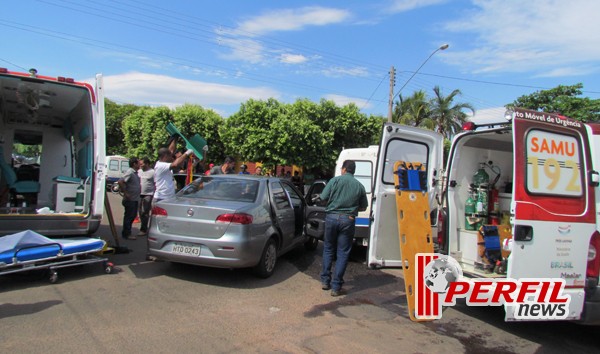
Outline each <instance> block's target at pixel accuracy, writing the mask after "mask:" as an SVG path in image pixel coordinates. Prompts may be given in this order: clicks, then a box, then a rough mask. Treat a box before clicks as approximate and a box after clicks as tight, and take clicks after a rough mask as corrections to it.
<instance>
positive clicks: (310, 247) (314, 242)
mask: <svg viewBox="0 0 600 354" xmlns="http://www.w3.org/2000/svg"><path fill="white" fill-rule="evenodd" d="M318 245H319V239H318V238H316V237H309V238H308V240H306V242H304V248H305V249H306V250H307V251H314V250H316V249H317V246H318Z"/></svg>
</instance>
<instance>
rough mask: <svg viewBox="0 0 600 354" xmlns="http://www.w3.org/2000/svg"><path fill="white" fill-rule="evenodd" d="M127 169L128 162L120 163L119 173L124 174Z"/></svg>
mask: <svg viewBox="0 0 600 354" xmlns="http://www.w3.org/2000/svg"><path fill="white" fill-rule="evenodd" d="M128 169H129V161H121V172H122V173H125V172H127V170H128Z"/></svg>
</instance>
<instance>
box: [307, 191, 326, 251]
mask: <svg viewBox="0 0 600 354" xmlns="http://www.w3.org/2000/svg"><path fill="white" fill-rule="evenodd" d="M326 184H327V181H325V180H316V181H314V182H313V183H312V184H311V185H310V187H309V188H308V192H307V193H306V213H305V215H306V217H305V218H306V229H305V231H306V235H308V236H310V237H314V238H317V239H319V240H323V236H324V235H325V206H326V202H324V201H313V199H314V197H315V196H317V195H319V194H321V193H322V192H323V189H325V185H326Z"/></svg>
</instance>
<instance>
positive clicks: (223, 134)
mask: <svg viewBox="0 0 600 354" xmlns="http://www.w3.org/2000/svg"><path fill="white" fill-rule="evenodd" d="M284 114H285V106H284V105H282V104H281V103H279V102H278V101H277V100H275V99H273V98H270V99H268V100H267V101H257V100H253V99H250V100H248V101H246V102H245V103H242V105H241V106H240V110H239V111H238V112H236V113H234V114H233V115H231V116H230V117H229V118H228V119H227V120H226V121H225V124H224V125H223V126H222V127H221V128H220V129H219V137H220V138H221V141H222V142H223V144H224V147H225V151H226V152H227V153H228V154H232V155H236V156H239V157H241V158H242V159H243V160H248V161H256V162H263V163H264V164H265V165H268V166H273V165H276V164H279V161H277V152H276V148H275V141H276V138H275V134H274V133H273V132H272V131H271V124H272V123H273V122H274V121H275V120H277V119H278V118H279V117H280V116H281V115H284Z"/></svg>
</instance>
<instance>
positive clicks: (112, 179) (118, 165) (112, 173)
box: [106, 155, 129, 191]
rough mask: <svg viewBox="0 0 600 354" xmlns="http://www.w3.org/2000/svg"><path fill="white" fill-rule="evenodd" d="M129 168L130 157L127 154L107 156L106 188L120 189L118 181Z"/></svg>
mask: <svg viewBox="0 0 600 354" xmlns="http://www.w3.org/2000/svg"><path fill="white" fill-rule="evenodd" d="M128 169H129V159H128V158H127V157H125V156H120V155H111V156H106V188H107V189H111V190H113V191H118V184H116V182H117V181H118V180H119V178H121V177H123V174H125V172H126V171H127V170H128ZM113 187H115V188H113Z"/></svg>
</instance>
